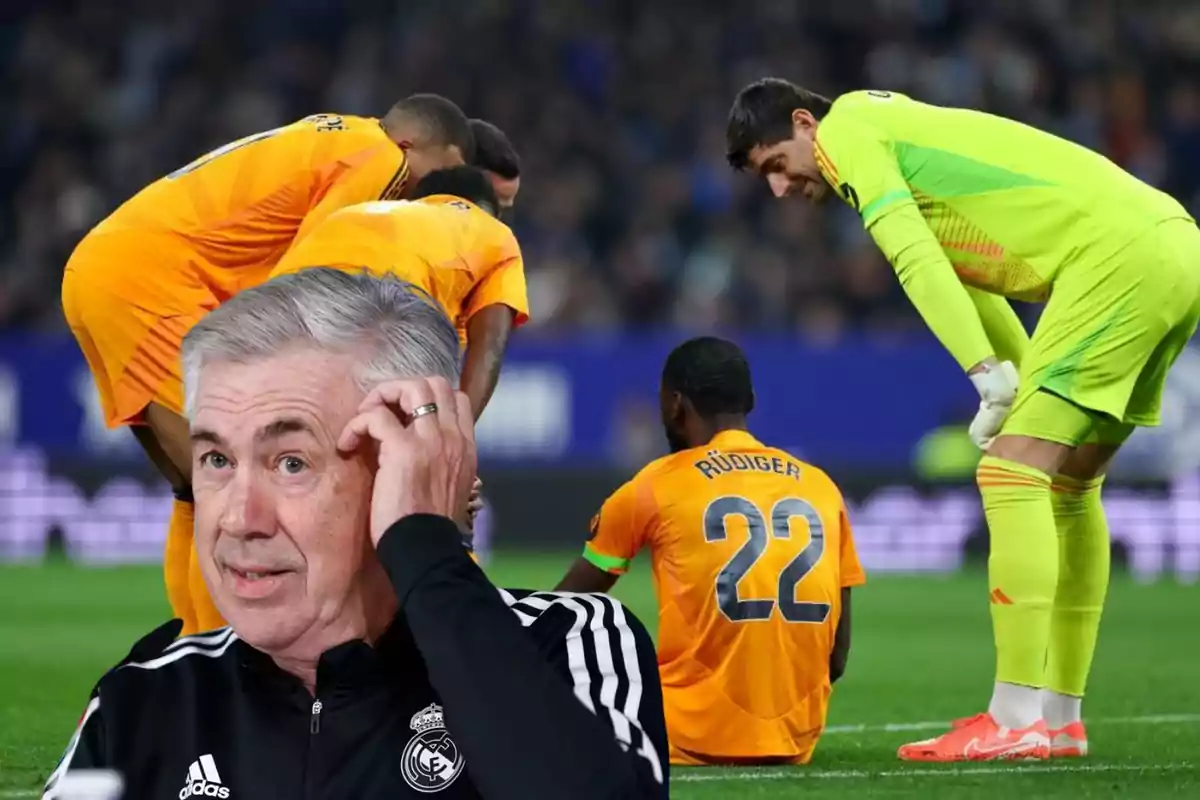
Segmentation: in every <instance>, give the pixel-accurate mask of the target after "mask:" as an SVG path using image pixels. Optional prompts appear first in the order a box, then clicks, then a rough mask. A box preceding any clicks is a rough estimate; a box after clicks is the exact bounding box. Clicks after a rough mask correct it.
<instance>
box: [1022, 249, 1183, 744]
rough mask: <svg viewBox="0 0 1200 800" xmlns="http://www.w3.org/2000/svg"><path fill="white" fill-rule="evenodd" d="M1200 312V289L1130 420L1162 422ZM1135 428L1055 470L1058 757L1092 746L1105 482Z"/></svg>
mask: <svg viewBox="0 0 1200 800" xmlns="http://www.w3.org/2000/svg"><path fill="white" fill-rule="evenodd" d="M1177 230H1178V233H1177V234H1174V233H1173V234H1171V235H1172V236H1175V235H1177V236H1178V237H1179V238H1178V246H1179V247H1180V248H1181V250H1182V251H1183V253H1182V254H1181V256H1180V258H1179V260H1180V261H1183V260H1185V259H1187V260H1190V257H1189V255H1188V250H1187V248H1188V245H1189V240H1194V241H1195V243H1196V245H1197V246H1198V247H1200V236H1194V234H1193V230H1189V229H1188V228H1187V227H1180V228H1177ZM1171 241H1172V240H1168V243H1170V242H1171ZM1184 288H1186V287H1184ZM1183 294H1185V295H1186V292H1184V293H1183ZM1198 320H1200V292H1197V295H1196V297H1195V299H1194V302H1193V304H1192V307H1191V308H1190V309H1186V310H1185V312H1184V313H1183V315H1182V318H1181V319H1180V321H1179V322H1178V324H1176V325H1175V327H1174V328H1172V329H1171V330H1170V331H1169V332H1168V334H1167V336H1166V337H1165V338H1164V339H1163V340H1162V342H1160V343H1159V345H1158V346H1157V347H1156V348H1155V350H1154V352H1153V354H1152V355H1151V357H1150V359H1149V361H1147V363H1146V365H1145V366H1144V367H1143V368H1142V370H1141V372H1140V373H1139V375H1138V377H1137V382H1136V384H1135V386H1134V388H1133V392H1132V394H1131V395H1130V399H1129V403H1128V406H1127V408H1126V418H1127V419H1128V420H1132V421H1134V422H1137V423H1139V424H1143V425H1156V424H1158V421H1159V418H1160V416H1161V403H1162V396H1163V390H1164V387H1165V385H1166V378H1167V374H1168V372H1169V371H1170V369H1171V367H1172V365H1173V364H1174V363H1175V360H1176V359H1177V358H1178V356H1179V353H1180V352H1181V351H1182V350H1183V348H1184V347H1185V346H1186V345H1187V342H1188V340H1189V339H1190V338H1191V337H1192V335H1193V334H1194V333H1195V331H1196V326H1197V321H1198ZM1133 428H1134V426H1133V422H1123V423H1117V422H1113V421H1106V422H1105V423H1102V424H1101V425H1099V426H1098V427H1097V429H1096V431H1095V432H1094V433H1093V435H1092V436H1090V437H1089V438H1088V442H1087V443H1085V444H1083V445H1081V446H1080V447H1079V448H1078V449H1077V450H1076V451H1075V452H1074V453H1073V454H1072V456H1071V457H1070V458H1069V459H1068V460H1067V462H1066V463H1065V464H1064V465H1063V467H1062V469H1061V470H1060V471H1059V475H1058V476H1057V477H1056V478H1055V490H1056V491H1055V495H1054V501H1055V517H1056V520H1057V524H1058V535H1059V558H1060V565H1061V566H1060V574H1059V585H1058V593H1057V595H1056V597H1055V607H1054V620H1053V624H1052V627H1051V634H1050V648H1049V652H1048V656H1047V661H1046V691H1045V693H1044V696H1043V709H1044V711H1045V716H1046V722H1047V724H1048V725H1049V727H1050V732H1051V736H1052V740H1053V741H1052V745H1053V755H1054V756H1055V757H1071V756H1083V755H1086V754H1087V747H1088V743H1087V733H1086V731H1085V730H1084V727H1083V722H1082V704H1083V695H1084V691H1085V689H1086V686H1087V679H1088V674H1089V672H1090V670H1091V664H1092V657H1093V655H1094V653H1095V649H1096V641H1097V638H1098V636H1097V634H1098V632H1099V628H1100V616H1101V612H1102V609H1103V606H1104V598H1105V594H1106V591H1107V588H1108V574H1109V560H1110V554H1111V544H1110V541H1109V534H1108V522H1107V520H1106V518H1105V516H1104V512H1103V509H1102V508H1101V505H1100V489H1101V485H1102V483H1103V480H1104V475H1105V472H1106V471H1107V469H1108V464H1109V463H1110V462H1111V460H1112V458H1113V456H1114V455H1116V453H1117V451H1118V450H1119V448H1120V447H1121V445H1122V444H1123V443H1124V442H1125V440H1126V439H1127V438H1128V437H1129V435H1130V433H1132V431H1133Z"/></svg>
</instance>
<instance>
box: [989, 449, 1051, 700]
mask: <svg viewBox="0 0 1200 800" xmlns="http://www.w3.org/2000/svg"><path fill="white" fill-rule="evenodd" d="M976 480H977V481H978V483H979V491H980V494H981V495H982V496H983V510H984V514H985V515H986V516H987V523H988V531H989V532H990V534H991V555H990V556H989V557H988V582H989V584H990V590H991V594H990V597H991V607H992V632H993V634H994V636H995V640H996V680H997V681H1002V682H1004V683H1015V684H1019V685H1021V686H1031V687H1034V688H1041V687H1042V686H1044V685H1045V669H1046V650H1047V646H1048V643H1049V640H1050V617H1051V609H1052V608H1053V604H1054V592H1055V586H1056V585H1057V583H1058V542H1057V540H1056V537H1055V527H1054V510H1053V508H1052V506H1051V501H1050V476H1049V475H1047V474H1046V473H1044V472H1042V471H1041V470H1037V469H1034V468H1033V467H1028V466H1025V465H1024V464H1018V463H1016V462H1015V461H1007V460H1005V459H1002V458H993V457H991V456H984V457H983V459H981V460H980V462H979V468H978V470H976Z"/></svg>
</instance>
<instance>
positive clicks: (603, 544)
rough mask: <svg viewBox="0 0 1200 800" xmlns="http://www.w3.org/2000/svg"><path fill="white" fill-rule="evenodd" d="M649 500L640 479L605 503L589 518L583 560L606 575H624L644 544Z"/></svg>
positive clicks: (636, 478) (650, 506) (649, 497)
mask: <svg viewBox="0 0 1200 800" xmlns="http://www.w3.org/2000/svg"><path fill="white" fill-rule="evenodd" d="M652 497H653V495H652V493H651V491H650V487H649V485H648V484H647V482H646V479H645V478H643V477H641V476H638V477H635V478H634V479H633V480H631V481H629V482H628V483H626V484H625V485H623V486H622V487H621V488H620V489H617V491H615V492H614V493H613V494H612V496H611V497H609V498H608V499H607V500H605V501H604V505H603V506H601V507H600V513H599V514H597V515H596V516H594V517H592V523H591V526H590V529H591V538H589V539H588V542H587V544H586V545H584V547H583V557H584V558H585V559H586V560H587V561H589V562H591V564H592V565H593V566H595V567H597V568H599V569H601V570H603V571H605V572H611V573H612V574H614V575H623V574H624V573H625V571H626V570H628V569H629V562H630V561H632V560H633V557H634V556H635V555H637V553H638V551H639V550H641V549H642V545H643V544H645V541H646V534H647V531H648V528H649V525H650V519H651V517H652V508H653V506H652V503H653V499H652Z"/></svg>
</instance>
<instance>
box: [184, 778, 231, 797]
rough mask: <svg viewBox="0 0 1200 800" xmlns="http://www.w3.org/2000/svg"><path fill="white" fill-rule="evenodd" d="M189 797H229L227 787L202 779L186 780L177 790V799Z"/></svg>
mask: <svg viewBox="0 0 1200 800" xmlns="http://www.w3.org/2000/svg"><path fill="white" fill-rule="evenodd" d="M189 797H216V798H219V800H226V798H228V797H229V787H228V786H222V785H221V784H219V783H209V782H208V781H204V780H196V781H188V782H187V784H186V785H185V786H184V787H183V788H182V789H180V790H179V800H187V798H189Z"/></svg>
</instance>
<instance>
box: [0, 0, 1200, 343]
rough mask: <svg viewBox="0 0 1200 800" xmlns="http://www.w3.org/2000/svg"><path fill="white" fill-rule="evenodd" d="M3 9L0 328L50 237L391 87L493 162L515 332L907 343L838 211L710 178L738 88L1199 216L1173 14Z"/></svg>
mask: <svg viewBox="0 0 1200 800" xmlns="http://www.w3.org/2000/svg"><path fill="white" fill-rule="evenodd" d="M6 16H7V18H8V20H7V21H6V24H5V25H4V26H3V29H2V33H0V44H2V50H0V58H3V59H4V61H5V62H6V63H5V64H4V72H5V75H6V77H7V80H6V81H5V88H4V90H3V93H2V94H0V97H2V100H0V102H2V103H3V116H4V118H5V124H4V127H3V130H2V131H0V181H2V182H3V187H4V193H3V196H4V200H5V202H4V205H3V214H2V216H0V264H2V265H0V326H4V327H9V328H11V327H14V326H23V327H31V326H32V327H39V328H54V327H56V326H61V325H62V321H61V317H60V313H59V310H58V302H59V283H60V275H61V270H62V266H63V264H64V263H65V261H66V259H67V256H68V254H69V253H70V251H71V249H72V247H73V246H74V244H75V242H76V241H77V240H78V238H79V237H80V236H81V235H82V234H83V233H84V232H85V231H86V230H87V229H88V228H89V227H90V226H91V225H92V224H94V223H95V222H96V221H97V220H98V219H100V218H102V217H103V216H104V215H105V214H106V213H107V212H108V211H110V210H111V209H112V208H114V207H115V206H116V205H117V204H119V203H120V202H121V201H122V200H124V199H125V198H127V197H128V196H129V195H131V194H133V193H134V192H136V191H137V190H138V189H139V188H140V187H142V186H143V185H145V184H147V183H149V182H150V181H153V180H154V179H155V178H157V177H158V176H160V175H162V174H164V173H166V172H168V171H170V170H171V169H173V168H175V167H178V166H180V165H182V164H184V163H186V162H188V161H189V160H191V159H192V158H194V157H195V156H197V155H199V154H201V153H203V152H204V151H206V150H208V149H211V148H213V147H215V146H218V145H220V144H223V143H225V142H227V141H229V140H231V139H234V138H237V137H239V136H242V135H245V134H247V133H252V132H255V131H258V130H263V129H266V128H271V127H274V126H276V125H280V124H283V123H286V122H288V121H291V120H293V119H295V118H298V117H301V116H304V115H307V114H310V113H314V112H322V111H332V112H341V113H357V114H364V115H377V114H381V113H382V112H383V111H384V110H386V109H387V107H388V106H389V105H390V104H391V103H392V102H394V101H395V100H397V99H399V98H400V97H402V96H404V95H407V94H409V93H412V92H417V91H433V92H440V93H443V94H446V95H448V96H450V97H452V98H453V99H455V100H456V101H457V102H459V104H460V105H461V106H462V107H463V108H464V110H466V111H467V112H468V113H469V114H470V115H473V116H481V117H485V118H487V119H490V120H492V121H494V122H495V123H497V124H498V125H500V126H501V127H502V128H504V129H505V130H506V131H507V132H508V133H509V135H510V136H511V138H512V139H513V140H514V142H515V143H516V145H517V147H518V148H519V150H520V151H521V154H522V158H523V174H524V177H523V190H522V195H521V197H520V199H519V201H518V210H517V214H516V217H515V221H514V227H515V229H516V231H517V234H518V236H519V238H520V241H521V244H522V246H523V248H524V250H525V254H526V263H527V270H528V276H529V291H530V299H531V302H532V307H533V314H534V317H535V320H536V325H537V327H538V328H540V329H541V330H543V331H554V330H562V329H567V328H588V329H597V330H601V331H603V330H611V329H614V328H618V327H621V328H628V327H637V326H651V325H679V326H683V327H687V328H696V327H706V328H711V327H714V326H734V327H741V328H755V329H770V330H784V331H795V332H797V333H798V334H803V335H807V336H814V337H833V336H837V335H838V334H839V333H840V332H842V331H844V330H848V329H862V328H866V329H868V330H870V331H872V332H875V331H882V332H885V333H886V332H888V331H892V330H898V329H906V328H910V327H914V326H916V325H919V321H917V320H916V319H915V316H914V314H913V312H912V311H911V310H910V309H909V307H908V305H907V302H906V301H905V299H904V297H903V294H902V292H901V291H900V289H899V287H898V286H897V284H896V281H895V279H894V277H893V276H892V275H891V274H890V270H889V268H888V266H887V264H886V263H885V262H883V260H882V259H881V258H880V256H878V255H877V253H876V251H875V250H874V248H873V247H872V246H871V245H870V242H869V241H868V240H867V239H866V237H865V236H864V234H863V233H862V231H861V226H860V225H859V224H858V223H857V220H856V219H855V218H854V217H853V215H852V214H850V213H849V212H848V210H846V209H844V208H841V207H840V206H839V207H837V208H823V209H812V208H808V207H807V206H805V205H804V204H803V201H797V202H788V203H773V202H768V201H769V197H768V195H767V192H766V189H765V187H764V186H763V185H761V183H759V182H755V181H753V180H751V179H750V178H749V177H746V176H738V175H735V174H734V173H732V172H731V171H730V170H729V168H728V167H727V165H726V163H725V160H724V125H725V115H726V112H727V110H728V107H729V104H730V102H731V100H732V98H733V96H734V94H735V92H736V91H737V89H738V88H740V86H741V85H742V84H744V83H745V82H747V81H749V80H752V79H754V78H758V77H761V76H763V75H766V74H776V75H780V76H784V77H788V78H790V79H793V80H796V81H797V82H800V83H802V84H805V85H807V86H809V87H810V88H813V89H816V90H818V91H822V92H824V93H826V94H830V95H835V94H837V93H839V92H841V91H845V90H849V89H854V88H870V87H875V88H887V89H892V90H899V91H906V92H909V93H911V94H913V95H915V96H917V97H919V98H920V99H924V100H928V101H931V102H936V103H941V104H948V105H961V106H969V107H972V108H981V109H986V110H991V111H995V112H997V113H1001V114H1005V115H1008V116H1012V117H1015V118H1017V119H1020V120H1023V121H1026V122H1029V123H1031V124H1034V125H1038V126H1041V127H1044V128H1047V129H1049V130H1052V131H1055V132H1058V133H1060V134H1061V135H1064V136H1067V137H1069V138H1071V139H1074V140H1076V141H1078V142H1081V143H1083V144H1085V145H1088V146H1089V147H1093V148H1096V149H1098V150H1101V151H1102V152H1104V153H1106V154H1108V155H1109V156H1110V157H1112V158H1113V159H1114V160H1116V161H1117V162H1118V163H1120V164H1121V165H1123V166H1124V167H1125V168H1127V169H1128V170H1130V171H1132V172H1133V173H1135V174H1137V175H1138V176H1140V177H1142V178H1144V179H1145V180H1147V181H1149V182H1151V183H1153V184H1155V185H1158V186H1160V187H1162V188H1164V189H1166V190H1168V191H1170V192H1171V193H1173V194H1174V195H1175V196H1177V197H1178V198H1179V199H1181V200H1182V201H1183V202H1185V203H1187V204H1188V205H1189V207H1190V208H1192V209H1197V208H1198V207H1200V83H1198V82H1197V80H1198V78H1200V70H1198V69H1197V67H1198V65H1200V4H1195V3H1187V2H1169V3H1159V2H1139V3H1132V2H1126V3H1119V2H1108V1H1107V0H1083V1H1081V2H1070V1H1069V0H840V1H839V2H833V3H825V2H816V0H811V2H810V1H809V0H743V2H737V3H732V2H726V1H725V0H688V2H686V3H682V2H681V3H668V2H638V0H577V1H576V2H567V1H566V0H563V1H562V2H560V1H559V0H458V1H457V2H453V3H445V2H437V0H405V1H404V2H399V1H397V2H382V0H356V1H355V2H343V0H238V2H232V0H204V2H199V3H164V2H158V0H111V1H110V2H89V1H87V0H78V2H60V1H59V0H39V2H36V3H34V2H24V3H23V2H17V3H16V4H15V5H14V6H13V7H11V8H10V9H8V14H7V15H6ZM153 267H154V265H153V264H130V265H129V268H130V269H136V270H145V271H147V273H148V274H151V273H152V271H153Z"/></svg>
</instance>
